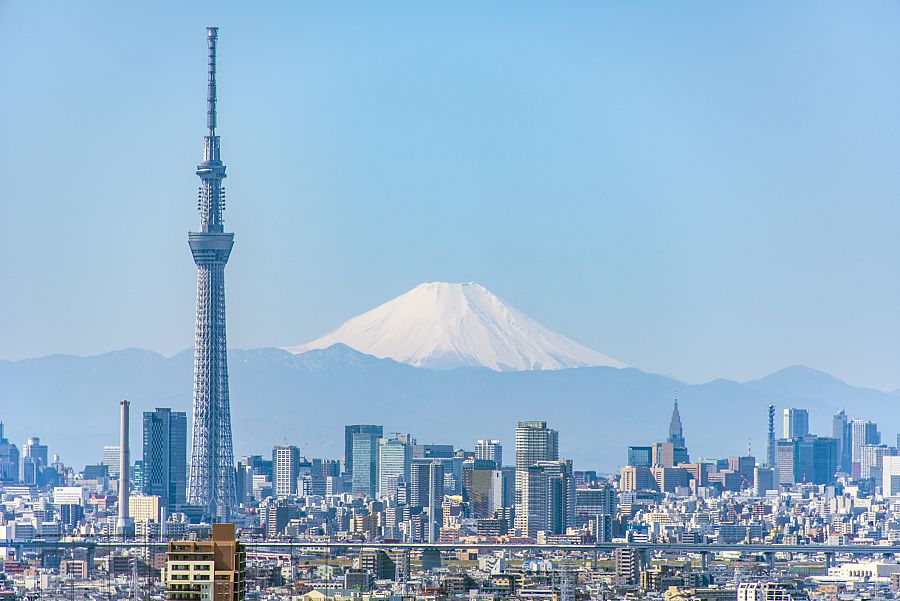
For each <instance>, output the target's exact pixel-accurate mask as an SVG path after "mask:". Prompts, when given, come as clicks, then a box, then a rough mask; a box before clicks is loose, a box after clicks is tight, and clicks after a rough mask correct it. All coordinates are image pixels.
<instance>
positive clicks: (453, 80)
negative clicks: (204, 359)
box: [0, 0, 900, 389]
mask: <svg viewBox="0 0 900 601" xmlns="http://www.w3.org/2000/svg"><path fill="white" fill-rule="evenodd" d="M207 25H218V26H220V27H221V29H220V35H219V46H220V52H219V61H220V63H219V96H220V111H219V124H220V127H219V133H220V134H221V136H222V149H223V150H222V152H223V157H224V160H225V162H226V164H227V166H228V174H229V177H228V179H227V180H226V185H227V189H228V209H227V212H226V220H227V221H226V227H227V228H228V229H230V230H232V231H234V232H235V234H236V237H235V240H236V242H235V248H234V252H233V254H232V258H231V261H230V263H229V266H228V270H227V278H226V282H227V295H228V310H229V314H228V319H229V324H228V326H229V332H228V336H229V343H230V345H231V346H234V347H260V346H273V345H288V344H298V343H301V342H305V341H307V340H309V339H312V338H314V337H316V336H319V335H321V334H323V333H325V332H326V331H328V330H330V329H332V328H334V327H336V326H337V325H338V324H340V323H341V322H342V321H344V320H345V319H347V318H349V317H351V316H353V315H355V314H357V313H359V312H362V311H364V310H366V309H369V308H371V307H373V306H375V305H376V304H379V303H381V302H383V301H385V300H387V299H389V298H391V297H393V296H395V295H397V294H400V293H402V292H405V291H406V290H407V289H409V288H412V287H413V286H415V285H416V284H418V283H421V282H423V281H435V280H445V281H477V282H480V283H482V284H484V285H485V286H487V287H488V288H490V289H491V290H493V291H494V292H495V293H497V294H498V295H500V296H501V297H503V298H504V299H505V300H507V301H508V302H510V303H511V304H512V305H514V306H516V307H518V308H520V309H522V310H523V311H525V312H526V313H529V314H530V315H532V316H533V317H535V318H536V319H538V320H540V321H542V322H543V323H545V324H546V325H548V326H550V327H552V328H554V329H556V330H558V331H559V332H561V333H563V334H565V335H567V336H569V337H571V338H574V339H575V340H577V341H579V342H582V343H584V344H586V345H588V346H591V347H593V348H595V349H597V350H598V351H600V352H603V353H606V354H609V355H611V356H613V357H616V358H618V359H620V360H622V361H624V362H627V363H629V364H632V365H635V366H638V367H641V368H643V369H645V370H648V371H656V372H662V373H666V374H669V375H673V376H677V377H680V378H683V379H686V380H688V381H692V382H699V381H704V380H708V379H712V378H715V377H728V378H736V379H750V378H754V377H759V376H762V375H765V374H767V373H769V372H771V371H774V370H777V369H779V368H782V367H785V366H788V365H792V364H797V363H803V364H806V365H810V366H812V367H815V368H819V369H823V370H825V371H828V372H830V373H833V374H834V375H836V376H838V377H841V378H843V379H846V380H847V381H849V382H852V383H854V384H864V385H870V386H874V387H879V388H883V389H893V388H896V387H898V386H900V165H898V161H900V33H898V32H900V5H898V3H896V2H866V3H862V4H860V3H855V2H822V1H819V0H816V1H814V2H787V3H786V2H756V1H753V2H720V1H710V2H667V1H666V2H663V1H661V2H624V1H623V2H583V3H579V2H567V3H553V2H540V3H531V2H490V3H485V2H471V3H469V2H461V3H460V2H427V3H423V2H410V3H382V2H379V3H369V2H361V3H335V2H322V3H306V2H303V3H301V2H289V3H284V4H281V5H274V6H273V5H270V4H268V3H267V4H266V5H265V9H264V10H263V9H261V8H260V4H258V3H250V2H241V3H234V4H230V5H221V4H220V3H215V4H212V3H210V4H204V3H199V2H185V3H171V4H163V3H136V2H90V3H75V2H56V3H44V2H31V1H24V0H21V1H5V2H0V56H2V57H3V58H2V59H0V357H3V358H8V359H15V358H22V357H29V356H38V355H44V354H49V353H74V354H95V353H100V352H105V351H107V350H112V349H116V348H122V347H135V346H136V347H145V348H151V349H155V350H157V351H159V352H162V353H164V354H172V353H174V352H177V351H180V350H183V349H185V348H188V347H189V346H191V344H192V340H193V316H194V285H195V272H194V265H193V262H192V260H191V255H190V252H189V250H188V246H187V232H188V230H190V229H192V228H194V227H195V226H196V223H197V221H198V218H197V213H196V204H195V203H196V190H197V185H198V183H199V180H198V178H197V177H196V175H195V174H194V168H195V165H196V163H197V161H198V160H199V158H200V153H201V145H202V136H203V133H204V124H205V117H204V111H205V93H206V90H205V71H206V41H205V32H204V27H205V26H207Z"/></svg>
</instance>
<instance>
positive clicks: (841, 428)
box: [831, 409, 852, 474]
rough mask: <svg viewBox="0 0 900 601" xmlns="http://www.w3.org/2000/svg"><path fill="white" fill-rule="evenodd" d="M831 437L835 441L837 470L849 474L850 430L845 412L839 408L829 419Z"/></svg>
mask: <svg viewBox="0 0 900 601" xmlns="http://www.w3.org/2000/svg"><path fill="white" fill-rule="evenodd" d="M831 437H832V438H834V439H835V440H836V441H837V453H838V471H841V472H844V473H847V474H849V473H850V470H851V467H852V466H851V459H850V452H851V449H850V447H851V444H850V439H851V430H850V422H849V420H848V419H847V413H846V412H845V411H844V410H843V409H841V410H840V411H838V412H837V413H835V414H834V418H833V419H832V421H831Z"/></svg>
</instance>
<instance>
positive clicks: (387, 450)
mask: <svg viewBox="0 0 900 601" xmlns="http://www.w3.org/2000/svg"><path fill="white" fill-rule="evenodd" d="M408 440H409V437H408V436H407V437H404V438H382V439H380V440H379V441H378V490H377V496H378V498H382V497H391V496H394V495H396V494H397V481H398V480H399V479H400V477H402V478H403V480H404V481H406V482H408V481H409V478H410V473H409V468H410V464H411V463H412V446H410V444H409V442H408Z"/></svg>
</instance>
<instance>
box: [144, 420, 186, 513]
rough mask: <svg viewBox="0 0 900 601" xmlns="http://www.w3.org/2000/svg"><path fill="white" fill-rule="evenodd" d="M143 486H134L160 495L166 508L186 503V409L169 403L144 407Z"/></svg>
mask: <svg viewBox="0 0 900 601" xmlns="http://www.w3.org/2000/svg"><path fill="white" fill-rule="evenodd" d="M143 434H144V435H143V443H144V450H143V453H144V459H143V462H142V465H143V486H141V487H140V488H139V487H138V485H137V483H135V490H139V491H143V493H144V494H145V495H151V496H157V497H159V498H160V499H161V503H162V506H163V507H165V508H166V510H167V511H169V512H170V513H171V512H174V511H177V509H178V508H179V507H180V506H181V505H183V504H184V502H185V495H186V493H187V413H185V412H184V411H172V410H171V409H169V408H167V407H160V408H157V409H156V410H155V411H145V412H144V421H143Z"/></svg>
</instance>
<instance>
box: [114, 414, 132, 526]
mask: <svg viewBox="0 0 900 601" xmlns="http://www.w3.org/2000/svg"><path fill="white" fill-rule="evenodd" d="M130 409H131V403H130V402H128V401H121V402H120V403H119V473H120V474H121V475H122V477H121V478H119V521H118V522H117V523H116V534H120V535H122V536H127V535H131V534H134V522H132V521H131V518H130V517H129V513H128V500H129V497H130V496H131V481H130V480H129V479H128V474H129V473H131V442H130V438H129V436H130V434H131V432H130V427H131V426H130V423H129V411H130Z"/></svg>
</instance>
